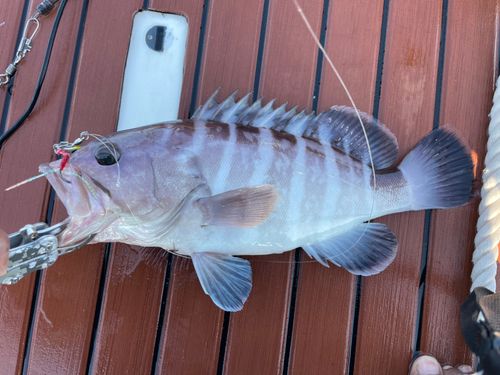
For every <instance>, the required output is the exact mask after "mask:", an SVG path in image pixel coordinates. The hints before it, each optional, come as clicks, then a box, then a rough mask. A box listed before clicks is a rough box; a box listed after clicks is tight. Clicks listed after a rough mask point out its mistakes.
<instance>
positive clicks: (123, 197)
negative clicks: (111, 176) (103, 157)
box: [87, 133, 141, 226]
mask: <svg viewBox="0 0 500 375" xmlns="http://www.w3.org/2000/svg"><path fill="white" fill-rule="evenodd" d="M87 134H88V135H89V136H91V137H94V138H95V139H96V140H98V141H99V142H101V143H102V144H103V145H104V147H106V148H107V149H108V151H109V152H111V153H112V154H113V156H114V157H115V160H116V167H117V168H118V177H117V180H116V187H118V188H119V189H118V191H120V194H121V196H122V199H123V202H124V203H125V204H126V205H127V208H128V210H129V211H130V213H131V214H132V216H133V218H134V220H135V222H136V224H137V225H138V226H139V225H141V224H140V222H139V219H138V218H137V216H136V215H135V214H134V211H132V208H131V207H130V206H129V204H128V202H127V200H126V199H125V196H124V195H123V193H122V192H121V189H120V176H121V174H120V163H119V161H118V159H119V155H118V151H116V150H117V147H116V146H115V145H114V144H113V142H111V141H110V140H109V139H108V138H106V137H105V136H103V135H99V134H89V133H87ZM100 138H102V139H104V140H106V141H107V142H108V143H109V144H110V145H111V146H112V147H113V150H111V149H110V148H109V147H108V145H107V144H106V143H105V142H103V141H102V140H101V139H100Z"/></svg>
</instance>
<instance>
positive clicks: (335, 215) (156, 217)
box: [40, 93, 474, 311]
mask: <svg viewBox="0 0 500 375" xmlns="http://www.w3.org/2000/svg"><path fill="white" fill-rule="evenodd" d="M216 94H217V93H215V94H214V95H213V96H212V97H211V98H210V99H209V100H208V102H207V103H206V104H204V105H203V106H202V107H200V108H199V109H198V110H197V111H196V113H195V114H194V115H193V116H192V118H191V119H189V120H178V121H172V122H167V123H162V124H156V125H151V126H146V127H142V128H137V129H131V130H126V131H122V132H117V133H113V134H110V135H108V136H106V137H102V138H99V139H95V140H92V141H90V142H88V143H86V144H84V145H83V146H82V147H81V148H80V149H79V150H78V151H76V152H74V153H73V154H71V156H70V158H69V160H68V161H67V164H66V165H65V166H64V168H63V169H62V170H61V171H60V172H59V173H49V174H48V175H47V178H48V180H49V182H50V183H51V185H52V186H53V187H54V189H55V191H56V193H57V195H58V196H59V198H60V199H61V201H62V203H63V204H64V205H65V207H66V209H67V211H68V214H69V223H68V226H67V228H66V229H65V230H64V231H63V232H62V233H61V234H60V235H59V243H60V245H59V246H66V245H70V244H75V243H78V242H79V241H82V240H83V239H85V238H87V237H88V236H89V235H93V234H95V237H94V238H93V241H92V242H93V243H97V242H124V243H127V244H131V245H139V246H148V247H149V246H155V247H161V248H163V249H168V250H171V251H174V252H176V253H178V254H181V255H185V256H189V257H191V258H192V260H193V264H194V268H195V270H196V273H197V275H198V278H199V280H200V283H201V286H202V287H203V290H204V291H205V293H206V294H208V295H209V296H210V297H211V298H212V300H213V301H214V302H215V304H216V305H217V306H219V307H220V308H221V309H223V310H226V311H238V310H241V309H242V307H243V304H244V302H245V301H246V300H247V298H248V296H249V294H250V290H251V288H252V270H251V267H250V263H249V261H247V260H245V259H242V258H239V257H237V256H238V255H262V254H278V253H283V252H285V251H290V250H293V249H295V248H298V247H301V248H302V249H304V251H305V252H306V253H307V254H308V255H309V256H310V257H313V258H315V259H316V260H318V261H319V262H320V263H321V264H323V265H325V266H327V267H328V262H329V261H330V262H331V263H333V264H336V265H337V266H341V267H343V268H345V269H346V270H347V271H349V272H351V273H353V274H355V275H363V276H369V275H373V274H377V273H379V272H381V271H382V270H384V269H385V268H386V267H387V266H388V265H389V264H390V263H391V262H392V261H393V260H394V258H395V256H396V251H397V247H398V244H397V239H396V236H395V235H394V233H393V232H392V231H391V230H390V229H389V228H388V227H387V226H386V225H384V224H380V223H372V222H367V221H369V220H371V219H374V218H377V217H380V216H383V215H388V214H392V213H396V212H403V211H410V210H424V209H433V208H443V209H445V208H452V207H457V206H461V205H464V204H466V203H467V202H468V201H469V198H470V197H471V194H472V193H473V189H472V185H473V180H474V172H473V169H474V165H473V161H472V157H471V151H470V149H469V148H468V147H467V145H466V143H465V142H464V141H463V139H462V138H461V137H460V136H459V135H458V133H457V132H456V131H455V130H454V129H453V128H452V127H450V126H440V127H439V128H437V129H436V130H434V131H433V132H431V133H430V134H429V135H427V136H426V137H424V138H423V139H422V140H421V141H420V143H418V145H417V146H416V147H415V148H414V149H413V151H411V152H410V153H409V154H408V155H407V156H406V158H405V159H404V160H403V162H402V163H401V164H400V165H399V166H398V167H397V168H393V169H388V168H389V167H390V166H391V165H392V164H393V162H394V161H395V159H396V157H397V154H398V145H397V140H396V137H395V136H394V135H393V134H392V133H391V132H390V131H389V130H388V129H387V128H386V127H385V126H384V125H382V124H381V123H379V122H378V121H377V120H376V119H374V118H372V117H371V116H369V115H367V114H364V113H361V117H362V120H363V123H364V127H365V128H366V132H367V135H368V139H369V143H370V147H371V153H372V159H373V167H374V169H375V170H376V171H377V172H376V178H375V183H374V178H373V174H372V167H371V165H370V163H371V162H370V156H369V152H368V147H367V143H366V140H365V137H364V133H363V129H362V127H361V125H360V123H359V120H358V117H357V115H356V112H355V111H354V110H353V109H351V108H347V107H342V106H335V107H332V108H331V109H329V110H328V111H326V112H324V113H321V114H319V115H317V116H315V115H314V113H312V114H309V115H307V114H306V113H305V112H304V111H302V112H300V113H296V108H294V109H292V110H289V111H286V110H285V106H281V107H279V108H277V109H273V104H272V102H271V103H269V104H267V105H265V106H264V107H262V105H261V101H257V102H255V103H253V104H252V105H249V95H247V96H246V97H245V98H244V99H242V100H240V101H238V102H236V101H235V94H233V95H231V96H230V97H229V98H227V99H226V100H224V101H223V102H222V103H220V104H219V103H218V102H217V101H216V99H215V95H216ZM60 167H61V160H57V161H54V162H52V163H50V164H44V165H41V166H40V170H41V171H42V172H49V171H51V170H56V169H57V168H60ZM374 185H375V186H376V188H375V189H374Z"/></svg>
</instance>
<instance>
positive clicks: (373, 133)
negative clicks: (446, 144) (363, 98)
mask: <svg viewBox="0 0 500 375" xmlns="http://www.w3.org/2000/svg"><path fill="white" fill-rule="evenodd" d="M219 90H220V88H219V89H218V90H217V91H216V92H215V93H214V94H213V95H212V96H211V97H210V98H209V99H208V101H207V102H206V103H205V104H204V105H203V106H201V107H200V108H198V110H197V111H196V112H195V113H194V115H193V116H192V118H197V119H200V120H205V121H222V122H226V123H234V124H240V125H247V126H253V127H257V128H260V127H264V128H268V129H272V130H276V131H280V132H285V133H289V134H293V135H295V136H298V137H308V138H312V139H316V140H318V141H321V142H324V143H330V144H331V145H332V147H335V148H337V149H339V150H342V151H344V152H346V153H347V154H349V155H350V156H352V157H353V158H356V159H358V160H360V161H361V162H363V163H365V164H368V165H370V156H369V153H368V147H367V144H366V140H365V136H364V133H363V128H362V127H361V125H360V123H359V119H358V116H357V115H356V111H355V110H354V109H353V108H349V107H345V106H333V107H332V108H330V109H329V110H328V111H326V112H322V113H320V114H319V115H317V116H315V113H314V112H312V113H310V114H309V115H307V114H306V112H305V110H302V111H301V112H299V113H298V114H296V109H297V107H294V108H292V109H291V110H289V111H286V110H285V107H286V104H284V105H282V106H281V107H279V108H278V109H274V108H273V102H274V100H273V101H271V102H269V103H268V104H267V105H265V106H264V107H262V98H260V99H259V100H257V101H256V102H255V103H253V104H252V105H249V98H250V95H251V94H248V95H246V96H245V97H244V98H243V99H241V100H240V101H239V102H237V103H236V102H235V97H236V92H237V91H236V92H234V93H233V94H232V95H230V96H229V97H228V98H227V99H226V100H224V101H223V102H222V103H221V104H219V103H218V102H217V100H216V96H217V93H218V92H219ZM359 114H360V116H361V120H362V121H363V125H364V127H365V130H366V133H367V135H368V139H369V141H370V149H371V151H372V157H373V162H374V166H375V169H383V168H387V167H389V166H390V165H391V164H392V163H393V162H394V160H396V157H397V156H398V143H397V140H396V137H395V136H394V135H393V134H392V133H391V132H390V131H389V129H387V128H386V127H385V125H383V124H382V123H380V122H378V120H376V119H374V118H373V117H372V116H370V115H368V114H366V113H364V112H361V111H360V112H359Z"/></svg>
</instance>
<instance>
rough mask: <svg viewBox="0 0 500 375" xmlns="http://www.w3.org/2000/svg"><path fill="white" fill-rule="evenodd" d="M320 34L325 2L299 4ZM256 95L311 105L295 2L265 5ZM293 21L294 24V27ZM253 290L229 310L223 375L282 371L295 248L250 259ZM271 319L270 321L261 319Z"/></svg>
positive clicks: (307, 39)
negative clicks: (233, 310)
mask: <svg viewBox="0 0 500 375" xmlns="http://www.w3.org/2000/svg"><path fill="white" fill-rule="evenodd" d="M302 6H303V9H304V12H305V13H306V14H307V16H308V18H309V20H310V22H311V25H312V27H313V30H315V32H316V34H317V35H319V30H320V26H321V16H322V13H323V1H308V2H307V3H306V2H303V4H302ZM268 17H269V18H268V25H267V33H266V44H265V50H264V58H263V65H262V75H261V81H260V83H261V84H260V90H259V94H260V95H265V96H266V98H268V99H274V98H277V100H276V103H275V106H279V105H281V104H283V103H285V102H289V103H290V104H291V105H292V106H295V105H299V106H301V107H307V108H308V109H310V108H311V104H312V96H313V90H314V79H315V74H316V64H317V47H316V46H315V45H314V43H312V42H311V36H310V35H309V34H308V32H307V31H306V28H305V26H304V25H303V23H302V20H301V18H300V15H299V14H298V12H297V10H296V9H295V6H294V5H293V4H292V3H291V2H289V1H273V2H271V4H270V7H269V16H268ZM291 25H294V27H292V26H291ZM249 260H250V261H251V263H252V269H253V290H252V293H251V294H250V297H249V299H248V301H247V302H246V304H245V307H244V308H243V310H242V311H240V312H237V313H234V314H231V321H230V326H229V333H228V341H227V349H226V357H225V362H224V373H225V374H233V373H238V374H262V373H280V372H281V371H282V369H283V360H284V351H285V343H286V336H287V324H288V313H289V308H290V291H291V286H292V276H293V269H294V253H293V252H287V253H285V254H283V255H274V256H264V257H252V258H249ZM263 322H269V324H263Z"/></svg>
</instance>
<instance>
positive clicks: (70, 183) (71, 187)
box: [39, 160, 115, 246]
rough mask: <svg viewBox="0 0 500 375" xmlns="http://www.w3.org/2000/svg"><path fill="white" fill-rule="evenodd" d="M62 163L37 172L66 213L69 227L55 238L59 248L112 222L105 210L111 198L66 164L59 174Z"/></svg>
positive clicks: (55, 162)
mask: <svg viewBox="0 0 500 375" xmlns="http://www.w3.org/2000/svg"><path fill="white" fill-rule="evenodd" d="M60 168H61V160H56V161H54V162H52V163H46V164H42V165H41V166H40V167H39V169H40V172H42V173H47V174H46V178H47V180H48V181H49V183H50V185H52V187H53V188H54V190H55V191H56V194H57V196H58V197H59V199H60V200H61V202H62V204H63V205H64V207H66V210H67V211H68V215H69V223H68V226H67V227H66V229H65V230H64V231H62V232H61V233H60V234H59V235H58V240H59V246H69V245H73V244H76V243H78V242H80V241H82V240H84V239H86V238H87V237H88V236H90V235H91V234H94V233H98V232H100V231H102V230H104V229H105V228H106V227H108V226H109V225H110V224H111V223H112V222H113V221H114V220H115V219H114V218H113V217H114V216H115V215H111V214H110V212H109V210H108V207H109V204H110V197H109V195H108V194H106V193H105V192H103V191H102V190H101V189H100V187H99V186H98V185H96V184H95V183H94V181H93V179H92V178H90V177H89V176H87V175H86V174H85V173H83V172H82V171H81V170H80V169H79V168H78V167H76V166H74V165H72V164H71V163H67V164H66V166H65V167H64V169H63V170H62V171H61V170H60Z"/></svg>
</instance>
